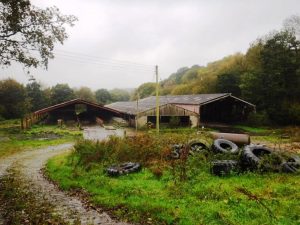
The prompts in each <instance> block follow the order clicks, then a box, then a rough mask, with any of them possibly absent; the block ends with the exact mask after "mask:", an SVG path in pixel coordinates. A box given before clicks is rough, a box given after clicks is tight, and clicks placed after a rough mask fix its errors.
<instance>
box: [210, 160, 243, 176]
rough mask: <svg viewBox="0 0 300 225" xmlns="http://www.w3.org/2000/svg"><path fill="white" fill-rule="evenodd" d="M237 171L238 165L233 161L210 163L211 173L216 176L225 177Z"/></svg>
mask: <svg viewBox="0 0 300 225" xmlns="http://www.w3.org/2000/svg"><path fill="white" fill-rule="evenodd" d="M238 170H239V165H238V162H237V161H235V160H216V161H212V162H211V173H212V174H214V175H216V176H227V175H229V174H230V173H232V172H237V171H238Z"/></svg>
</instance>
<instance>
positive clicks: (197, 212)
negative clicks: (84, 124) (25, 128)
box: [47, 134, 300, 225]
mask: <svg viewBox="0 0 300 225" xmlns="http://www.w3.org/2000/svg"><path fill="white" fill-rule="evenodd" d="M139 138H140V139H139ZM186 138H192V137H191V136H189V135H187V136H185V135H182V134H181V135H179V136H177V135H174V134H172V135H171V134H165V135H161V136H160V139H157V137H155V136H154V137H151V136H150V137H149V136H147V135H146V138H144V137H142V136H141V137H138V138H136V139H132V140H130V139H129V140H121V139H111V140H110V141H107V142H101V143H96V144H93V143H91V142H85V143H82V142H81V143H79V144H77V145H76V146H77V149H76V146H75V151H74V152H73V153H72V154H71V155H69V156H59V157H56V158H53V159H51V160H50V161H49V162H48V164H47V174H48V176H49V177H50V178H51V179H53V180H55V181H57V182H58V183H59V185H60V187H61V188H62V189H64V190H72V189H74V188H75V189H78V188H79V189H84V190H86V191H88V192H89V193H90V199H91V201H92V202H93V203H94V204H95V205H98V206H101V207H104V208H106V209H107V210H109V211H110V212H111V213H113V214H114V215H115V216H117V217H120V218H126V219H129V220H130V221H133V222H137V223H142V224H180V225H194V224H297V223H300V215H299V211H300V205H299V200H300V189H299V188H298V187H299V186H300V179H299V178H300V175H299V174H294V175H289V174H275V173H264V174H255V173H244V174H232V175H231V176H229V177H221V178H220V177H215V176H212V175H211V174H210V164H209V161H210V160H211V159H212V158H211V157H214V158H222V157H225V158H226V157H228V156H211V155H209V154H206V153H204V154H198V155H195V156H193V157H188V159H187V160H186V161H181V160H178V161H177V162H174V161H168V160H166V159H165V158H164V156H165V153H168V146H169V145H170V144H172V143H174V142H178V141H182V142H184V141H186ZM149 139H150V140H151V141H150V140H149ZM131 144H134V145H132V146H131ZM142 144H143V145H142ZM147 152H148V153H147ZM145 153H147V154H146V155H144V154H145ZM126 160H129V161H135V160H140V161H141V162H143V165H144V169H143V170H142V171H141V172H140V173H136V174H129V175H126V176H120V177H118V178H111V177H108V176H107V175H106V173H105V168H106V166H107V165H108V164H109V163H114V162H123V161H126ZM183 169H184V171H185V173H186V174H185V179H181V175H182V172H183Z"/></svg>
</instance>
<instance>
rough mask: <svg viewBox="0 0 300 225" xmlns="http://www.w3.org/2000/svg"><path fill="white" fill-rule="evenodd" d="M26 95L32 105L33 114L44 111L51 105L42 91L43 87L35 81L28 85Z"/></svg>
mask: <svg viewBox="0 0 300 225" xmlns="http://www.w3.org/2000/svg"><path fill="white" fill-rule="evenodd" d="M26 94H27V99H28V102H29V103H30V108H29V110H30V111H31V112H33V111H36V110H38V109H42V108H44V107H46V106H48V105H49V102H48V101H47V98H46V95H45V93H44V91H43V90H42V89H41V85H40V84H39V83H38V82H36V81H35V80H33V81H32V82H30V83H28V84H27V85H26Z"/></svg>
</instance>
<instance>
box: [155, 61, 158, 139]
mask: <svg viewBox="0 0 300 225" xmlns="http://www.w3.org/2000/svg"><path fill="white" fill-rule="evenodd" d="M155 75H156V133H157V134H159V83H158V66H157V65H156V66H155Z"/></svg>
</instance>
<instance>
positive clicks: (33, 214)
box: [0, 170, 68, 225]
mask: <svg viewBox="0 0 300 225" xmlns="http://www.w3.org/2000/svg"><path fill="white" fill-rule="evenodd" d="M29 185H30V184H28V183H27V182H26V181H24V180H21V178H20V177H19V175H18V172H17V171H15V170H11V171H9V174H8V175H5V176H4V177H1V179H0V202H2V203H4V205H2V206H0V208H1V210H2V212H3V215H4V219H5V224H16V225H17V224H41V225H43V224H62V225H64V224H68V223H66V222H65V221H64V219H63V218H61V217H60V216H59V215H57V214H56V213H55V212H54V206H53V205H51V204H50V203H48V202H47V201H45V200H43V201H41V200H37V199H36V197H35V193H33V192H31V191H28V190H29V188H28V186H29Z"/></svg>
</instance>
